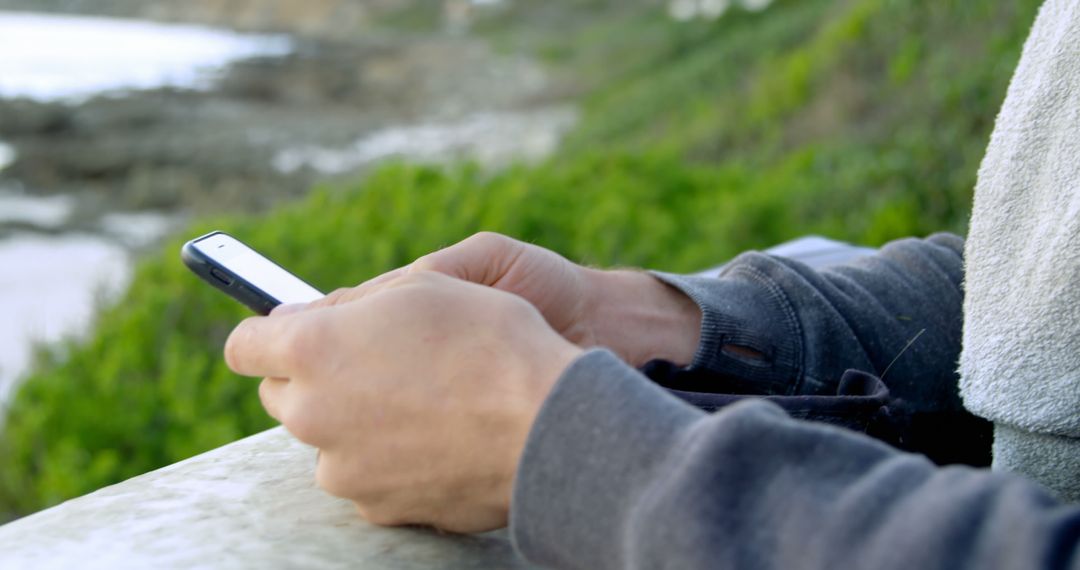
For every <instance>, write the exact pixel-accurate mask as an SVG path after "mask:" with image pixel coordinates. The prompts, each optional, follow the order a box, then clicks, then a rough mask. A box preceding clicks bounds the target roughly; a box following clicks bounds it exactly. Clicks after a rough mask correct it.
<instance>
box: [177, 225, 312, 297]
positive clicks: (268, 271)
mask: <svg viewBox="0 0 1080 570" xmlns="http://www.w3.org/2000/svg"><path fill="white" fill-rule="evenodd" d="M192 245H193V246H194V247H195V248H196V249H198V250H199V252H201V253H202V254H203V255H205V256H206V257H208V258H210V259H211V260H213V261H214V262H215V263H217V264H218V265H220V266H221V267H224V268H226V269H228V270H229V271H231V272H233V273H234V274H235V275H236V276H238V277H239V278H241V279H243V280H244V281H247V282H248V283H249V284H250V285H252V286H254V287H256V288H258V289H260V290H261V291H263V292H264V293H266V294H268V295H270V296H271V297H274V298H275V299H277V300H278V301H280V302H281V303H282V304H289V303H310V302H311V301H315V300H317V299H321V298H322V297H323V294H322V293H321V292H320V291H319V290H318V289H316V288H314V287H312V286H311V285H308V284H307V283H305V282H304V281H303V280H301V279H300V278H299V277H297V276H295V275H293V274H292V273H289V272H288V271H285V270H284V269H282V267H281V266H280V265H278V264H276V263H274V262H273V261H270V260H269V259H267V258H265V257H263V256H262V255H261V254H259V253H258V252H256V251H255V250H253V249H251V248H250V247H248V246H246V245H244V244H243V243H242V242H240V241H239V240H237V239H236V238H233V237H230V236H228V235H225V234H214V235H211V236H208V237H206V238H203V239H200V240H198V241H196V242H194V243H193V244H192ZM211 271H213V270H211ZM218 278H219V279H222V280H224V279H227V277H225V276H220V277H218Z"/></svg>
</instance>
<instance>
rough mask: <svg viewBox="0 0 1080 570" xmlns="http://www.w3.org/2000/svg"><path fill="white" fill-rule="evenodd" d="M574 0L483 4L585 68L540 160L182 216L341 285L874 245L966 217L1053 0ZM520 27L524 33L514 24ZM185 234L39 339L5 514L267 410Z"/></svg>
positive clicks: (171, 457) (409, 174) (414, 170)
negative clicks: (773, 248)
mask: <svg viewBox="0 0 1080 570" xmlns="http://www.w3.org/2000/svg"><path fill="white" fill-rule="evenodd" d="M578 4H580V7H582V9H584V8H585V7H588V8H589V9H590V10H593V11H590V12H587V13H589V14H594V17H592V18H591V19H590V18H581V19H578V21H576V23H575V26H574V27H573V28H572V29H571V30H570V31H563V30H562V29H561V28H560V27H559V26H558V25H556V23H558V22H564V21H565V18H561V19H560V18H558V17H555V16H554V15H553V13H552V12H551V10H553V8H552V4H551V3H550V2H546V1H544V2H541V1H539V0H535V1H522V2H517V3H515V10H516V11H515V12H514V13H515V14H518V15H520V16H521V17H522V18H525V15H528V14H530V13H533V12H531V11H540V12H542V13H543V14H546V15H547V16H546V18H547V19H539V20H537V21H538V22H541V23H542V22H552V24H551V28H550V29H548V28H545V27H544V26H543V25H538V26H534V27H530V28H529V29H528V33H525V31H524V30H523V29H521V28H514V27H513V26H514V23H513V22H514V21H513V20H506V21H503V22H502V24H501V26H502V27H494V26H495V23H493V22H488V23H487V24H486V25H487V26H488V27H489V28H491V29H492V30H494V29H497V30H498V31H499V32H500V33H499V34H498V35H499V38H500V41H503V42H506V46H507V49H521V46H526V47H527V48H528V49H530V50H533V51H534V53H541V54H558V56H557V57H553V59H557V60H558V61H560V62H561V65H564V66H565V67H563V68H562V71H564V72H565V73H568V74H570V75H572V76H575V75H576V76H577V77H579V78H581V80H580V83H579V84H580V85H582V86H583V87H582V88H583V89H584V90H585V96H584V106H585V116H584V119H583V122H582V124H581V125H580V126H579V128H578V129H577V130H576V131H575V132H574V133H573V134H572V135H571V137H570V138H569V140H568V141H567V143H566V145H565V146H564V148H563V149H562V150H561V151H560V152H559V153H558V154H557V155H556V156H554V157H552V158H551V159H549V160H548V161H546V162H544V163H542V164H538V165H534V166H525V165H518V166H513V167H510V168H507V169H505V170H502V171H499V172H485V171H483V170H481V169H479V168H477V167H475V166H472V165H468V164H459V165H454V166H450V167H429V166H417V165H408V164H395V165H388V166H385V167H382V168H380V169H378V170H377V171H376V172H375V173H374V174H372V175H371V176H370V177H368V178H367V179H365V180H361V181H356V182H354V183H352V184H340V185H335V186H325V187H322V188H318V189H316V190H314V191H313V192H312V194H311V195H310V196H308V197H307V198H306V199H304V200H302V201H300V202H298V203H296V204H293V205H290V206H287V207H284V208H281V209H280V210H278V211H275V212H273V213H272V214H270V215H268V216H265V217H262V218H258V219H255V218H227V219H218V220H208V221H202V222H199V223H197V224H195V225H194V226H193V227H191V228H189V230H188V231H187V232H185V235H196V234H199V233H201V232H205V231H209V230H211V229H224V230H226V231H229V232H231V233H233V234H235V235H237V236H238V237H240V238H241V239H244V240H246V241H249V242H250V243H252V244H253V245H254V246H255V247H256V248H259V249H261V250H263V251H265V252H266V253H268V254H270V255H271V256H272V257H274V258H276V259H278V260H280V261H281V263H282V264H284V265H285V266H286V267H289V268H291V269H293V270H294V271H296V272H297V273H298V274H300V275H302V276H304V277H306V278H308V279H309V280H311V281H312V282H313V283H315V284H316V285H317V286H320V287H322V288H324V289H327V290H329V289H332V288H335V287H338V286H342V285H350V284H355V283H358V282H360V281H362V280H364V279H367V278H369V277H372V276H374V275H377V274H378V273H380V272H383V271H385V270H388V269H390V268H393V267H396V266H399V265H401V264H404V263H408V262H409V261H411V260H412V259H414V258H415V257H417V256H419V255H422V254H424V253H426V252H428V251H431V250H432V249H435V248H438V247H441V246H445V245H449V244H451V243H454V242H456V241H458V240H460V239H462V238H464V237H467V236H468V235H470V234H472V233H474V232H476V231H479V230H493V231H498V232H503V233H507V234H510V235H513V236H517V237H519V238H521V239H525V240H529V241H532V242H535V243H538V244H540V245H543V246H546V247H549V248H552V249H555V250H557V251H559V252H562V253H563V254H565V255H567V256H568V257H569V258H571V259H573V260H576V261H580V262H583V263H588V264H597V265H634V266H647V267H654V268H659V269H666V270H671V271H690V270H695V269H698V268H702V267H706V266H710V265H713V264H716V263H718V262H720V261H722V260H723V259H725V258H728V257H730V256H732V255H734V254H736V253H737V252H739V251H741V250H744V249H748V248H761V247H766V246H768V245H770V244H774V243H777V242H781V241H784V240H787V239H791V238H794V237H797V236H799V235H802V234H806V233H822V234H826V235H829V236H832V237H836V238H840V239H846V240H850V241H854V242H859V243H865V244H871V245H877V244H880V243H883V242H885V241H887V240H890V239H893V238H896V237H901V236H904V235H911V234H915V235H919V234H926V233H930V232H932V231H936V230H940V229H946V230H953V231H958V232H962V231H963V230H964V227H965V223H966V217H967V214H968V211H969V203H970V199H971V189H972V187H973V185H974V176H975V171H976V167H977V165H978V161H979V160H980V157H981V155H982V151H983V149H984V147H985V145H986V142H987V139H988V136H989V132H990V129H991V127H992V123H993V118H994V116H995V114H996V112H997V108H998V107H999V106H1000V103H1001V100H1002V98H1003V96H1004V90H1005V86H1006V84H1007V81H1008V78H1009V76H1010V74H1011V70H1012V68H1013V66H1014V65H1015V63H1016V61H1017V58H1018V55H1019V50H1020V46H1021V44H1022V41H1023V39H1024V37H1025V36H1026V32H1027V29H1028V27H1029V26H1030V23H1031V21H1032V20H1033V18H1034V14H1035V11H1036V9H1037V7H1038V5H1039V4H1040V0H1019V1H1017V2H1009V3H1002V2H997V1H996V0H848V1H826V0H786V1H785V0H781V1H778V2H777V3H776V4H775V5H774V6H773V7H772V8H770V9H769V10H767V11H765V12H763V13H760V14H748V13H740V12H734V13H732V14H730V15H729V16H725V17H724V18H722V19H720V20H719V21H717V22H713V23H708V22H695V23H689V24H675V23H672V22H669V21H667V20H666V19H665V18H664V17H663V16H662V14H660V12H659V10H660V8H658V7H656V6H655V5H654V4H653V3H641V4H640V5H638V4H636V3H635V4H633V6H634V8H633V9H632V10H629V11H626V10H624V11H621V12H618V17H615V16H612V14H614V12H612V11H611V10H612V8H611V6H614V5H615V4H613V3H610V2H600V1H598V0H597V1H586V0H582V1H581V2H578V3H576V4H571V5H570V6H572V7H573V6H577V5H578ZM517 11H520V12H517ZM521 23H524V24H526V25H528V23H529V22H524V21H523V22H521ZM518 25H520V24H518ZM507 26H509V27H507ZM517 31H521V32H522V36H523V37H527V38H528V41H525V40H522V41H521V43H514V42H511V41H509V39H508V38H513V37H514V33H515V32H517ZM491 33H495V32H494V31H492V32H491ZM515 46H517V47H515ZM553 46H557V47H553ZM179 245H180V240H177V241H174V242H173V243H170V244H168V245H167V246H166V247H165V248H163V250H162V251H161V252H160V254H158V255H154V256H149V257H147V258H146V259H145V260H143V261H142V262H141V263H140V264H139V266H138V269H137V275H136V278H135V281H134V284H133V285H132V287H131V289H130V291H128V293H127V294H126V295H125V296H124V298H123V300H121V301H120V302H119V303H117V304H116V305H114V306H111V307H107V308H105V309H104V310H103V311H101V313H100V315H99V319H98V324H97V327H96V328H95V330H94V332H93V334H92V335H90V337H89V338H88V339H86V340H85V341H81V342H68V343H66V344H64V345H62V346H59V347H54V348H52V349H50V350H48V351H46V352H45V353H43V354H42V356H41V360H40V362H39V364H38V365H37V366H36V368H35V371H34V372H33V374H31V375H30V377H29V378H28V380H27V381H26V383H25V384H24V386H23V388H22V389H21V390H20V391H19V393H18V394H17V397H16V398H15V400H14V401H13V403H12V405H11V408H10V411H9V415H8V418H7V424H6V426H5V428H4V432H3V434H2V437H0V457H2V462H0V517H3V516H17V515H20V514H25V513H28V512H31V511H33V510H35V509H39V508H42V507H45V506H48V505H51V504H55V503H57V502H59V501H62V500H64V499H67V498H70V497H73V496H77V495H80V494H83V493H86V492H88V491H91V490H93V489H96V488H99V487H101V486H103V485H107V484H109V483H113V482H116V481H119V480H122V479H124V478H127V477H130V476H133V475H136V474H139V473H142V472H145V471H147V470H150V469H153V468H155V467H159V466H162V465H166V464H169V463H172V462H175V461H178V460H180V459H183V458H185V457H188V456H191V455H193V454H196V453H199V452H201V451H204V450H207V449H210V448H212V447H215V446H218V445H221V444H223V443H226V442H228V441H231V440H234V439H236V438H238V437H241V436H243V435H246V434H250V433H253V432H255V431H258V430H260V429H263V428H266V427H268V426H270V425H271V421H270V420H269V419H268V418H267V417H266V416H265V414H264V413H263V412H262V410H261V409H260V407H259V403H258V398H257V395H256V391H255V382H254V381H253V380H251V379H244V378H239V377H236V376H234V375H233V374H231V373H230V372H229V371H228V370H227V369H226V367H225V366H224V364H223V362H222V360H221V358H220V349H221V346H222V344H223V342H224V339H225V338H226V336H227V334H228V332H229V330H231V328H232V326H234V324H235V323H236V322H237V321H238V320H239V319H241V318H242V317H244V316H245V314H246V311H245V310H244V309H243V308H242V307H240V306H239V305H238V304H236V303H234V302H232V301H230V300H229V299H227V298H225V297H224V296H222V295H221V294H220V293H218V292H216V291H214V290H213V289H211V288H209V287H206V286H204V285H203V284H201V283H199V282H198V281H197V279H196V278H195V277H194V276H192V275H190V274H189V273H188V271H187V270H186V269H185V268H184V267H183V266H182V265H181V263H180V262H179V259H178V254H177V252H178V248H179Z"/></svg>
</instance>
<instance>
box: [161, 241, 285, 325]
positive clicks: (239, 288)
mask: <svg viewBox="0 0 1080 570" xmlns="http://www.w3.org/2000/svg"><path fill="white" fill-rule="evenodd" d="M219 234H220V235H225V236H229V234H227V233H225V232H210V233H208V234H206V235H203V236H199V237H197V238H195V239H193V240H191V241H188V242H187V243H185V244H184V247H182V248H180V259H181V260H183V262H184V265H186V266H187V267H188V269H190V270H191V271H192V272H193V273H195V275H198V276H199V278H200V279H202V280H203V281H205V282H207V283H209V284H210V285H212V286H213V287H214V288H215V289H217V290H219V291H221V292H223V293H225V294H226V295H228V296H230V297H232V298H233V299H236V300H237V301H239V302H241V303H243V304H244V306H246V307H247V308H249V309H251V310H252V311H255V312H256V313H257V314H260V315H268V314H270V311H272V310H274V307H277V306H278V305H280V304H281V301H278V300H277V299H275V298H274V297H272V296H270V295H269V294H267V293H266V292H264V291H262V290H260V289H259V288H258V287H255V286H254V285H252V284H251V283H248V282H247V281H246V280H245V279H243V278H241V277H240V276H239V275H237V274H235V273H233V272H232V271H230V270H229V269H228V268H226V267H224V266H222V265H221V264H219V263H216V262H215V261H214V260H212V259H210V258H209V257H207V256H206V255H204V254H203V253H202V252H201V251H199V250H198V248H196V247H195V242H198V241H202V240H204V239H206V238H209V237H212V236H215V235H219ZM229 237H232V236H229ZM234 239H235V238H234ZM238 241H239V240H238ZM260 255H261V254H260ZM211 269H215V270H217V271H219V272H221V273H223V274H225V276H226V277H228V278H229V279H230V281H231V283H223V282H222V281H220V280H219V279H218V278H217V277H214V276H213V275H212V274H211V272H210V270H211Z"/></svg>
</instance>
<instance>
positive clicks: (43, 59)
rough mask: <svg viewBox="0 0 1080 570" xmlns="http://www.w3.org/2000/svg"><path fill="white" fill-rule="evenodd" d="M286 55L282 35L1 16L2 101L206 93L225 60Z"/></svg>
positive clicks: (131, 22) (287, 44)
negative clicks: (160, 91)
mask: <svg viewBox="0 0 1080 570" xmlns="http://www.w3.org/2000/svg"><path fill="white" fill-rule="evenodd" d="M291 50H292V44H291V41H290V40H289V39H288V38H286V37H283V36H252V35H241V34H236V33H232V32H227V31H223V30H215V29H212V28H205V27H200V26H179V25H164V24H152V23H148V22H140V21H135V20H118V19H111V18H91V17H75V16H54V15H48V16H47V15H37V14H23V13H3V12H0V97H4V98H16V97H28V98H31V99H36V100H41V101H56V100H61V101H70V102H79V101H81V100H84V99H85V98H87V97H89V96H92V95H97V94H99V93H103V92H116V91H124V90H131V89H151V88H156V87H163V86H170V87H182V88H190V89H205V88H208V87H210V86H212V85H213V81H214V79H216V71H218V70H220V69H221V68H222V67H223V66H225V65H226V64H228V63H229V62H231V61H235V60H237V59H243V58H249V57H255V56H283V55H286V54H288V53H289V52H290V51H291Z"/></svg>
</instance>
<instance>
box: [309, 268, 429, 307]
mask: <svg viewBox="0 0 1080 570" xmlns="http://www.w3.org/2000/svg"><path fill="white" fill-rule="evenodd" d="M408 269H409V268H408V266H405V267H399V268H397V269H395V270H393V271H388V272H386V273H383V274H382V275H380V276H378V277H375V278H374V279H371V280H368V281H365V282H363V283H361V284H360V285H357V286H356V287H348V288H343V289H338V290H336V291H334V292H332V293H330V294H329V295H327V296H325V297H323V298H322V299H319V300H317V301H314V302H312V303H310V304H309V305H308V306H309V308H313V309H314V308H320V307H332V306H335V305H341V304H344V303H350V302H352V301H355V300H357V299H362V298H364V297H367V296H368V295H371V294H373V293H376V292H378V291H380V290H382V289H383V288H384V287H385V286H386V285H387V284H389V283H391V282H393V281H394V280H396V279H398V278H399V277H402V276H404V275H405V274H406V273H408Z"/></svg>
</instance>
